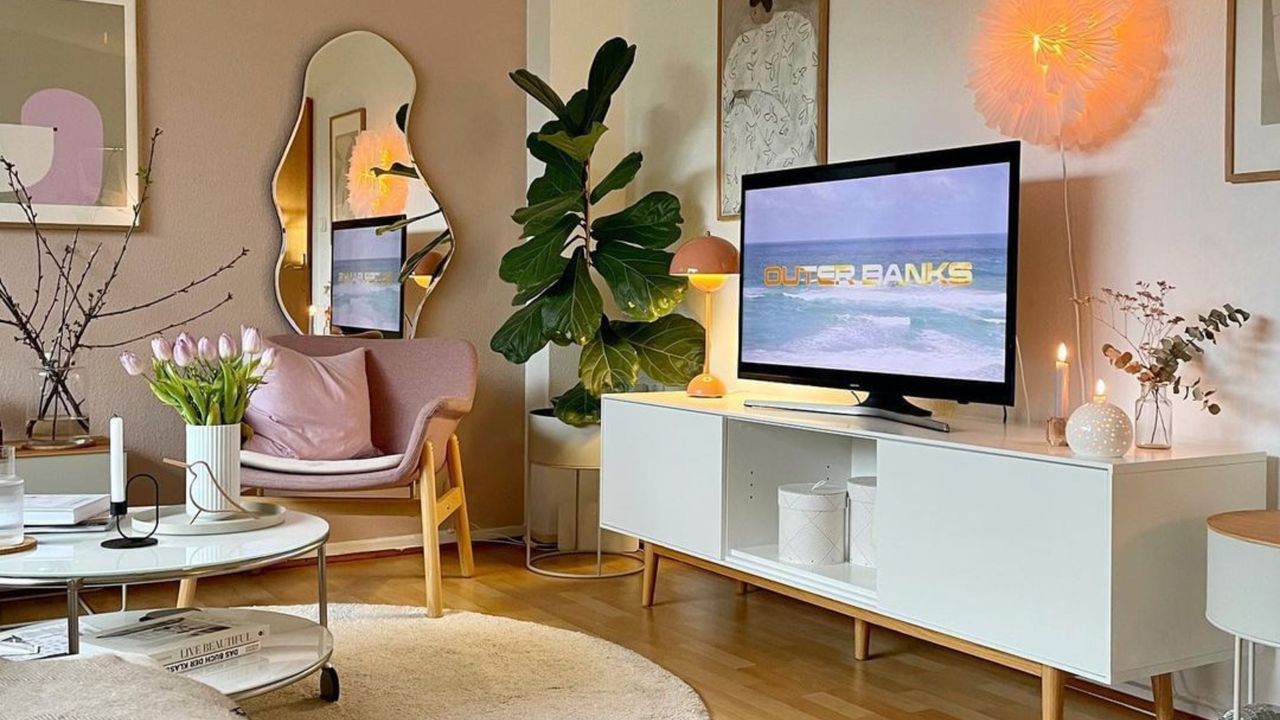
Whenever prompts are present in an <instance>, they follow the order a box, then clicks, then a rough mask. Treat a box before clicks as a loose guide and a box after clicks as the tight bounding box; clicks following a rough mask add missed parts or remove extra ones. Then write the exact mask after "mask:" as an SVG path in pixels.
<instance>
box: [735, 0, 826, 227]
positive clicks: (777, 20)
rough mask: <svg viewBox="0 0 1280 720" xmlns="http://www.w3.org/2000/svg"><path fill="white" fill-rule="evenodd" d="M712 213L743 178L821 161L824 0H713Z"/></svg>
mask: <svg viewBox="0 0 1280 720" xmlns="http://www.w3.org/2000/svg"><path fill="white" fill-rule="evenodd" d="M719 3H720V13H719V25H720V27H719V33H718V37H719V48H718V51H719V54H718V56H717V60H718V62H717V66H718V73H717V74H718V78H719V83H718V86H719V97H718V98H717V102H716V105H717V108H718V111H717V120H718V137H717V148H716V184H717V193H716V197H717V208H716V211H717V215H718V216H719V218H720V219H721V220H724V219H728V218H733V217H737V216H738V214H739V211H740V207H739V206H740V204H741V202H742V184H741V179H742V176H743V175H747V174H749V173H753V172H761V171H764V170H779V169H782V168H789V167H803V166H805V165H817V164H821V163H825V162H826V161H827V137H826V131H827V128H826V115H827V17H828V13H829V6H828V0H719Z"/></svg>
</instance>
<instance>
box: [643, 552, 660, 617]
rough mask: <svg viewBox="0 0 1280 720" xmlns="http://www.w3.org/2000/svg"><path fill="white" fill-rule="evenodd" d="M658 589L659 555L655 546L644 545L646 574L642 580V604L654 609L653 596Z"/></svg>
mask: <svg viewBox="0 0 1280 720" xmlns="http://www.w3.org/2000/svg"><path fill="white" fill-rule="evenodd" d="M657 588H658V554H657V553H656V552H654V551H653V546H652V545H650V544H649V543H645V544H644V573H643V575H642V576H641V580H640V604H641V605H643V606H644V607H653V595H654V592H655V591H656V590H657Z"/></svg>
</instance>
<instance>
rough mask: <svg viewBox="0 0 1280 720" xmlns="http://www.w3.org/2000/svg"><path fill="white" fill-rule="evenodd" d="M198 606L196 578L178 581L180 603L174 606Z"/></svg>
mask: <svg viewBox="0 0 1280 720" xmlns="http://www.w3.org/2000/svg"><path fill="white" fill-rule="evenodd" d="M195 606H196V579H195V578H183V579H182V580H179V581H178V604H177V605H175V606H174V607H180V608H187V607H195Z"/></svg>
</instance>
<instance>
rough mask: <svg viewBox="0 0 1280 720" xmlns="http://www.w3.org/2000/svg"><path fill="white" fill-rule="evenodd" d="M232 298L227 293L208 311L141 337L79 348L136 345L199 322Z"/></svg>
mask: <svg viewBox="0 0 1280 720" xmlns="http://www.w3.org/2000/svg"><path fill="white" fill-rule="evenodd" d="M232 298H233V296H232V294H231V293H227V296H226V297H224V298H222V300H219V301H218V302H217V303H216V304H214V305H213V306H211V307H209V308H208V309H206V310H204V311H202V312H199V313H196V314H195V315H192V316H191V317H189V318H187V319H186V320H179V321H178V322H175V323H169V324H168V325H165V326H164V327H162V328H157V329H155V330H152V331H150V332H145V333H142V334H141V335H137V336H135V337H131V338H129V339H128V340H121V341H119V342H111V343H82V344H81V345H80V347H81V348H83V349H85V350H100V349H107V348H118V347H124V346H125V345H129V344H131V343H136V342H138V341H139V340H146V339H147V338H149V337H153V336H155V335H159V334H161V333H164V332H167V331H169V330H173V329H174V328H180V327H182V326H183V325H189V324H191V323H193V322H195V321H196V320H199V319H200V318H202V317H204V316H206V315H209V314H210V313H212V312H213V311H215V310H217V309H218V308H220V307H222V306H223V305H226V304H227V303H229V302H231V300H232Z"/></svg>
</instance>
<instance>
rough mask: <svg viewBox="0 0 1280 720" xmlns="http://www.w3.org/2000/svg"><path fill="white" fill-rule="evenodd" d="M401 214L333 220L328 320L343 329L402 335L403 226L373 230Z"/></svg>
mask: <svg viewBox="0 0 1280 720" xmlns="http://www.w3.org/2000/svg"><path fill="white" fill-rule="evenodd" d="M403 219H404V216H403V215H401V216H396V217H380V218H362V219H360V220H344V221H340V222H335V223H334V224H333V268H332V271H331V275H330V278H331V279H330V283H331V285H330V290H331V292H332V297H333V325H334V327H337V328H339V329H340V330H343V331H344V332H363V331H367V330H377V331H379V332H381V333H383V335H384V336H386V337H400V335H402V334H403V327H402V323H403V317H404V315H403V313H402V312H401V307H402V301H403V293H404V285H403V284H402V283H401V282H400V267H401V265H403V264H404V252H405V230H404V229H403V228H401V229H400V230H395V231H392V232H387V233H383V234H382V235H379V234H378V233H377V229H378V228H380V227H385V226H387V225H389V224H391V223H393V222H396V221H397V220H403Z"/></svg>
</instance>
